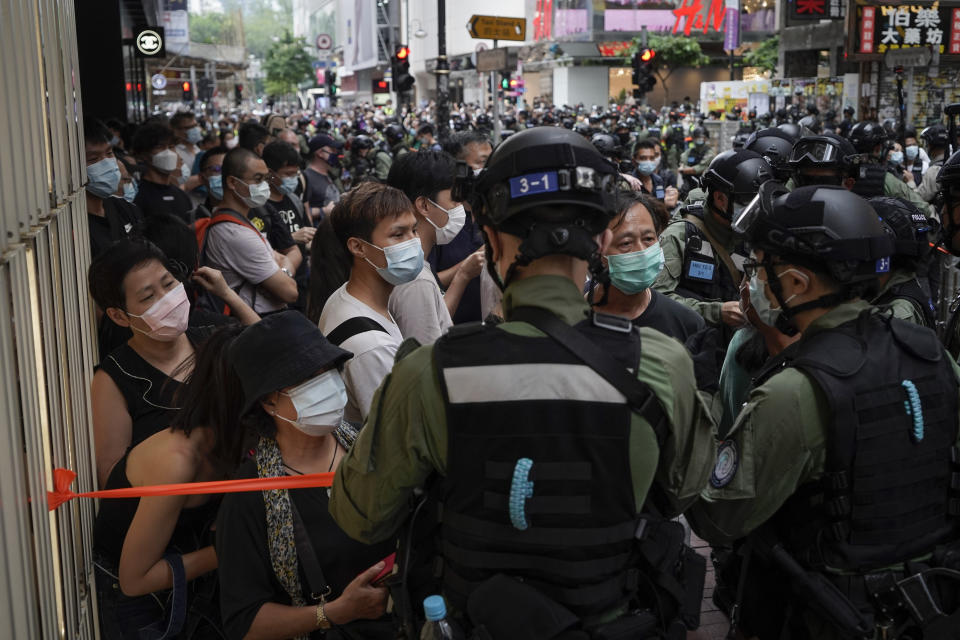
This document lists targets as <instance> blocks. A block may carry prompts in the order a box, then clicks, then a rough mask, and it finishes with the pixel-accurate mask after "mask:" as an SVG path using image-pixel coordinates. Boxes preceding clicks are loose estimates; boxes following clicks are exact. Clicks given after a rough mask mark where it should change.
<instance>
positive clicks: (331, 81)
mask: <svg viewBox="0 0 960 640" xmlns="http://www.w3.org/2000/svg"><path fill="white" fill-rule="evenodd" d="M323 86H325V87H326V88H327V95H328V96H330V97H333V96H335V95H337V74H336V73H335V72H334V71H333V69H326V70H325V71H324V72H323Z"/></svg>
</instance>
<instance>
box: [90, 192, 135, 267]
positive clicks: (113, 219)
mask: <svg viewBox="0 0 960 640" xmlns="http://www.w3.org/2000/svg"><path fill="white" fill-rule="evenodd" d="M142 221H143V214H142V213H141V212H140V209H139V208H138V207H137V205H135V204H132V203H130V202H127V201H126V200H124V199H123V198H118V197H116V196H112V197H110V198H104V200H103V215H102V216H98V215H97V214H95V213H87V225H88V228H89V229H90V257H91V258H96V257H97V256H98V255H100V254H101V253H103V252H104V250H105V249H106V248H107V247H109V246H110V245H111V244H113V243H114V242H116V241H118V240H124V239H126V238H129V237H130V235H131V234H132V233H133V232H134V231H136V229H137V227H139V226H140V223H141V222H142Z"/></svg>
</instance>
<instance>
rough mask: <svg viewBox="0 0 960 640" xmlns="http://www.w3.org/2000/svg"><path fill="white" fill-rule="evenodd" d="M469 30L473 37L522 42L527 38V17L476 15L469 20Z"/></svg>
mask: <svg viewBox="0 0 960 640" xmlns="http://www.w3.org/2000/svg"><path fill="white" fill-rule="evenodd" d="M467 31H468V32H469V33H470V37H471V38H484V39H489V40H519V41H521V42H522V41H524V40H526V39H527V19H526V18H505V17H503V16H477V15H474V16H471V17H470V21H469V22H467Z"/></svg>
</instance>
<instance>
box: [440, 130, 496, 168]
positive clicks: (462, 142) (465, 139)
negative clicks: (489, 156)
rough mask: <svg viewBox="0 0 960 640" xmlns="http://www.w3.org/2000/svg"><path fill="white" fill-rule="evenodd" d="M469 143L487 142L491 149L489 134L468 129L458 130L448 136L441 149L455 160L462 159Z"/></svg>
mask: <svg viewBox="0 0 960 640" xmlns="http://www.w3.org/2000/svg"><path fill="white" fill-rule="evenodd" d="M471 144H488V145H490V148H491V149H492V148H493V143H492V142H491V141H490V138H489V136H487V135H486V134H484V133H482V132H480V131H475V130H473V129H468V130H466V131H458V132H456V133H455V134H453V135H452V136H450V138H449V139H448V140H447V141H446V142H444V143H443V150H444V151H446V152H447V153H449V154H450V155H451V156H453V157H454V158H456V159H457V160H463V157H464V156H465V155H466V153H467V145H471Z"/></svg>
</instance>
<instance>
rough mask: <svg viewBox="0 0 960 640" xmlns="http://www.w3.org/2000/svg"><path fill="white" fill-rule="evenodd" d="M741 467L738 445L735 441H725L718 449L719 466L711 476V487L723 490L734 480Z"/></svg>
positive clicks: (717, 465) (715, 467) (714, 468)
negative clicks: (738, 468)
mask: <svg viewBox="0 0 960 640" xmlns="http://www.w3.org/2000/svg"><path fill="white" fill-rule="evenodd" d="M739 466H740V456H739V454H738V452H737V443H735V442H734V441H733V440H729V439H728V440H724V441H723V442H721V443H720V446H719V447H718V448H717V464H716V465H714V467H713V473H711V474H710V486H712V487H713V488H714V489H721V488H723V487H725V486H727V485H728V484H730V481H731V480H733V476H735V475H736V473H737V467H739Z"/></svg>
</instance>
